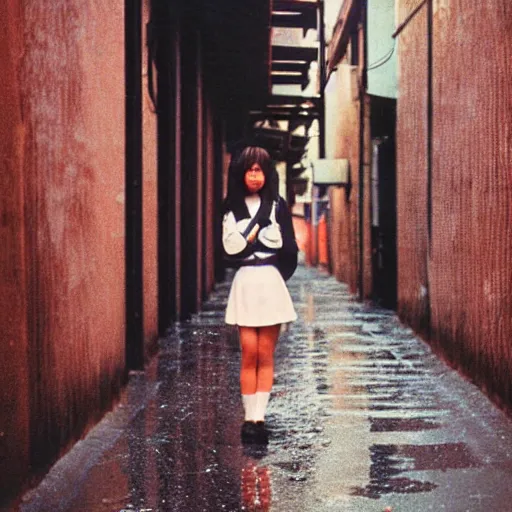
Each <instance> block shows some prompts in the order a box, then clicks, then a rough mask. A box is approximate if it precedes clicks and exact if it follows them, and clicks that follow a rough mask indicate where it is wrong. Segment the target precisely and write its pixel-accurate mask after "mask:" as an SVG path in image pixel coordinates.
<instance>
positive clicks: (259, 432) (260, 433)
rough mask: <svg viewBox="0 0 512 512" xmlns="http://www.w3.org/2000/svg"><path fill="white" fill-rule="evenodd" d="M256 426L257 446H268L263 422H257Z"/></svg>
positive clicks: (267, 434) (266, 432)
mask: <svg viewBox="0 0 512 512" xmlns="http://www.w3.org/2000/svg"><path fill="white" fill-rule="evenodd" d="M255 426H256V442H257V443H259V444H268V436H269V433H268V430H267V429H266V428H265V422H264V421H257V422H256V423H255Z"/></svg>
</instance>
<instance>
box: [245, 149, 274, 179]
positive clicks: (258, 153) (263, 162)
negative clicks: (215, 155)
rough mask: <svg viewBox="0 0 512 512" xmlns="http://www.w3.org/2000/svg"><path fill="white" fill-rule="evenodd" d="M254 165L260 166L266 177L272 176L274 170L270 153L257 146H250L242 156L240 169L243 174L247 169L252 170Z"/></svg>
mask: <svg viewBox="0 0 512 512" xmlns="http://www.w3.org/2000/svg"><path fill="white" fill-rule="evenodd" d="M254 164H258V165H259V166H260V167H261V169H262V170H263V172H264V173H265V175H266V176H269V175H270V172H271V170H272V160H271V158H270V155H269V154H268V152H267V151H266V150H265V149H263V148H260V147H257V146H249V147H247V148H245V149H244V150H243V151H242V153H241V154H240V158H239V160H238V169H239V171H240V172H241V173H243V172H245V171H246V170H247V169H250V168H251V167H252V166H253V165H254Z"/></svg>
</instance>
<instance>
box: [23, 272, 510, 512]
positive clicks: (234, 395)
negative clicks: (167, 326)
mask: <svg viewBox="0 0 512 512" xmlns="http://www.w3.org/2000/svg"><path fill="white" fill-rule="evenodd" d="M228 287H229V283H225V284H222V285H219V286H218V288H217V290H216V292H215V294H214V296H213V297H212V298H211V299H210V301H209V302H208V303H207V304H206V305H205V309H204V311H203V312H202V313H201V314H200V315H198V316H197V317H195V318H193V319H192V320H191V321H190V322H187V323H182V324H180V325H177V326H176V327H175V328H174V330H173V331H172V332H170V333H169V336H168V337H167V338H166V339H165V340H163V341H162V344H161V351H160V353H159V355H158V357H156V358H155V360H154V361H153V362H152V364H151V365H150V366H149V368H148V369H147V371H146V372H145V373H141V374H134V375H133V376H132V379H131V383H130V385H129V386H128V389H127V390H126V394H125V396H124V397H123V401H122V403H121V405H120V406H119V407H117V408H116V409H115V410H114V411H113V412H112V413H110V414H108V415H107V416H106V417H105V419H104V420H103V421H102V422H101V423H100V424H99V425H98V426H97V427H96V428H95V429H93V430H92V431H91V432H90V434H89V435H88V436H87V437H86V438H85V439H84V440H83V441H81V442H79V443H78V444H77V445H76V446H75V447H74V448H73V450H71V452H70V453H69V454H68V455H67V456H65V457H64V458H63V459H61V461H59V462H58V463H57V464H56V465H55V466H54V468H53V470H52V471H51V472H50V473H49V474H48V476H47V477H46V478H45V480H44V481H43V482H42V483H41V485H39V486H38V487H37V488H36V489H34V490H32V491H31V492H29V493H27V495H26V496H25V497H24V503H23V505H22V507H21V510H22V511H23V512H33V511H52V512H57V511H84V512H100V511H101V512H110V511H115V512H120V511H128V510H130V511H133V510H136V511H139V512H143V511H146V512H149V511H162V512H164V511H180V512H182V511H183V512H199V511H205V512H207V511H208V512H209V511H212V512H218V511H239V510H252V511H257V510H258V511H266V510H268V511H276V512H297V511H315V512H330V511H333V512H334V511H337V512H338V511H340V512H343V511H347V512H357V511H361V512H373V511H379V512H383V511H392V512H420V511H429V510H432V511H436V512H437V511H441V510H442V511H450V512H466V511H468V512H510V511H512V421H511V420H510V419H509V418H507V417H506V416H505V415H504V414H503V413H502V412H501V411H499V410H498V409H497V408H496V407H494V406H493V405H492V404H491V403H490V402H489V401H488V400H487V399H486V397H485V396H484V395H483V394H482V393H481V392H480V391H479V390H478V389H477V388H476V387H474V386H473V385H472V384H470V383H469V382H467V381H466V380H464V379H463V378H462V377H460V376H459V375H458V374H457V373H456V372H454V371H453V370H451V369H449V368H448V367H447V366H446V365H445V364H443V363H442V362H441V361H439V360H438V359H437V358H436V357H435V356H434V355H433V354H432V353H431V351H430V349H429V348H428V346H427V345H426V344H425V343H424V342H422V341H421V340H420V339H418V338H417V337H415V336H414V334H413V333H412V331H411V330H410V329H408V328H406V327H404V326H403V325H401V324H400V322H399V321H398V319H397V317H396V316H395V315H394V314H393V312H391V311H388V310H383V309H379V308H376V307H373V306H369V305H366V304H361V303H358V302H356V301H355V299H354V298H353V297H352V296H351V295H350V294H349V293H348V291H347V288H346V287H345V285H343V284H341V283H339V282H337V281H336V280H335V279H334V278H333V277H330V276H327V275H323V274H321V273H320V272H319V271H317V270H314V269H307V268H304V267H299V269H298V271H297V273H296V275H295V276H294V277H293V278H292V279H291V280H290V282H289V287H290V291H291V293H292V297H293V299H294V302H295V305H296V308H297V312H298V314H299V320H298V321H297V322H295V323H294V324H293V325H292V326H290V328H289V329H288V330H286V331H285V332H283V333H282V335H281V338H280V342H279V345H278V348H277V351H276V382H275V386H274V389H273V394H272V397H271V401H270V404H269V409H268V416H267V423H268V425H269V429H270V431H271V439H270V443H269V445H268V447H267V448H266V449H261V448H254V447H253V448H244V447H243V446H242V444H241V442H240V425H241V422H242V407H241V401H240V396H239V387H238V365H239V349H238V340H237V337H236V332H234V331H233V330H231V328H229V327H227V326H225V325H224V322H223V315H224V306H225V303H226V299H227V293H228Z"/></svg>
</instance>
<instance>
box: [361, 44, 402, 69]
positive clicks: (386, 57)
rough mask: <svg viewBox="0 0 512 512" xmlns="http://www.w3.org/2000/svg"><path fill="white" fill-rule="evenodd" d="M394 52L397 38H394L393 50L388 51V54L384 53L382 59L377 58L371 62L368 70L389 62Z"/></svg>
mask: <svg viewBox="0 0 512 512" xmlns="http://www.w3.org/2000/svg"><path fill="white" fill-rule="evenodd" d="M394 52H395V39H393V46H392V48H391V50H389V52H388V53H386V55H384V56H383V57H381V58H380V59H377V60H376V61H375V62H373V63H372V64H370V65H369V66H368V71H371V70H372V69H377V68H379V67H380V66H383V65H384V64H386V62H388V61H389V59H391V57H392V56H393V53H394Z"/></svg>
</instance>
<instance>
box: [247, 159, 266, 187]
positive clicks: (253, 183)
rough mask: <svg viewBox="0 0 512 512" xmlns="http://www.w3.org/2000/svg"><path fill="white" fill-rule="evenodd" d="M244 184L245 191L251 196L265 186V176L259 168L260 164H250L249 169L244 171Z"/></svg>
mask: <svg viewBox="0 0 512 512" xmlns="http://www.w3.org/2000/svg"><path fill="white" fill-rule="evenodd" d="M244 183H245V187H246V188H247V191H248V192H250V193H251V194H256V192H259V191H260V190H261V189H262V188H263V185H265V174H264V173H263V170H262V169H261V167H260V164H257V163H254V164H252V166H251V168H250V169H247V170H246V171H245V176H244Z"/></svg>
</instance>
